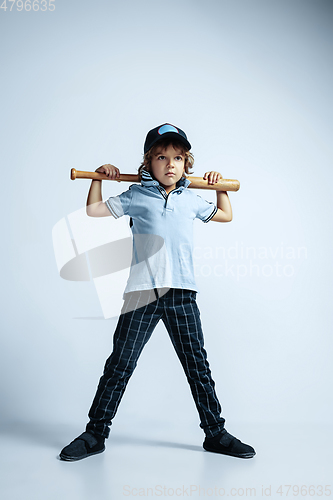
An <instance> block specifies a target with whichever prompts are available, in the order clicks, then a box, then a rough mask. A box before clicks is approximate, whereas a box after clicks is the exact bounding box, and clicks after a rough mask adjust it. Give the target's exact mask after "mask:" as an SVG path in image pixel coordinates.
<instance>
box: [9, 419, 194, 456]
mask: <svg viewBox="0 0 333 500" xmlns="http://www.w3.org/2000/svg"><path fill="white" fill-rule="evenodd" d="M83 431H84V429H81V430H80V429H78V428H77V427H75V428H74V426H71V425H67V424H55V423H49V424H45V422H43V423H39V422H7V423H1V425H0V435H1V436H3V437H5V436H6V437H9V438H13V439H15V440H24V441H26V442H29V443H36V444H38V445H41V446H47V447H49V446H52V447H56V448H57V449H58V448H59V450H60V449H62V448H63V447H64V446H66V445H67V444H69V443H70V442H71V441H73V439H75V437H77V436H78V435H79V434H80V433H81V432H83ZM107 443H109V445H110V444H112V443H114V444H117V445H131V446H154V447H164V448H175V449H183V450H190V451H200V452H203V448H202V447H201V446H195V445H190V444H186V443H179V442H172V441H163V440H160V439H153V438H145V437H142V438H140V437H136V436H133V435H125V434H116V432H114V433H112V434H111V435H110V438H109V439H108V440H107Z"/></svg>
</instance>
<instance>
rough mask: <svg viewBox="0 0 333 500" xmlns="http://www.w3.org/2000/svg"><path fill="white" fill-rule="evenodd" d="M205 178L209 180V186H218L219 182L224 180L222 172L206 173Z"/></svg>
mask: <svg viewBox="0 0 333 500" xmlns="http://www.w3.org/2000/svg"><path fill="white" fill-rule="evenodd" d="M203 178H204V179H208V184H216V183H217V182H218V181H219V180H221V179H223V177H222V175H221V174H220V172H215V171H214V170H212V171H210V172H206V173H205V175H204V176H203Z"/></svg>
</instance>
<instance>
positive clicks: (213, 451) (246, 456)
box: [203, 446, 256, 458]
mask: <svg viewBox="0 0 333 500" xmlns="http://www.w3.org/2000/svg"><path fill="white" fill-rule="evenodd" d="M203 448H204V450H206V451H210V452H212V453H218V454H219V455H228V456H229V457H235V458H253V457H254V456H255V454H256V453H255V452H254V453H243V454H242V455H240V454H236V453H230V452H228V451H218V450H213V449H210V448H208V447H206V446H203Z"/></svg>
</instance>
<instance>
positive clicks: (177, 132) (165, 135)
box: [144, 123, 192, 154]
mask: <svg viewBox="0 0 333 500" xmlns="http://www.w3.org/2000/svg"><path fill="white" fill-rule="evenodd" d="M160 139H176V140H177V141H179V142H181V143H182V144H184V145H185V146H186V147H187V148H188V149H191V147H192V146H191V144H190V143H189V142H188V140H187V137H186V134H185V132H184V131H183V130H181V129H180V128H178V127H175V126H174V125H171V123H163V125H159V126H158V127H155V128H153V129H152V130H149V132H148V134H147V137H146V140H145V145H144V154H146V153H147V151H149V150H150V148H151V147H152V146H154V144H155V142H157V141H159V140H160Z"/></svg>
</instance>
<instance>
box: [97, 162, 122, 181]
mask: <svg viewBox="0 0 333 500" xmlns="http://www.w3.org/2000/svg"><path fill="white" fill-rule="evenodd" d="M95 172H99V173H100V174H106V175H107V176H108V177H110V179H116V178H117V177H119V176H120V172H119V168H117V167H115V166H114V165H110V163H107V164H106V165H102V166H101V167H98V168H96V170H95Z"/></svg>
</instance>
